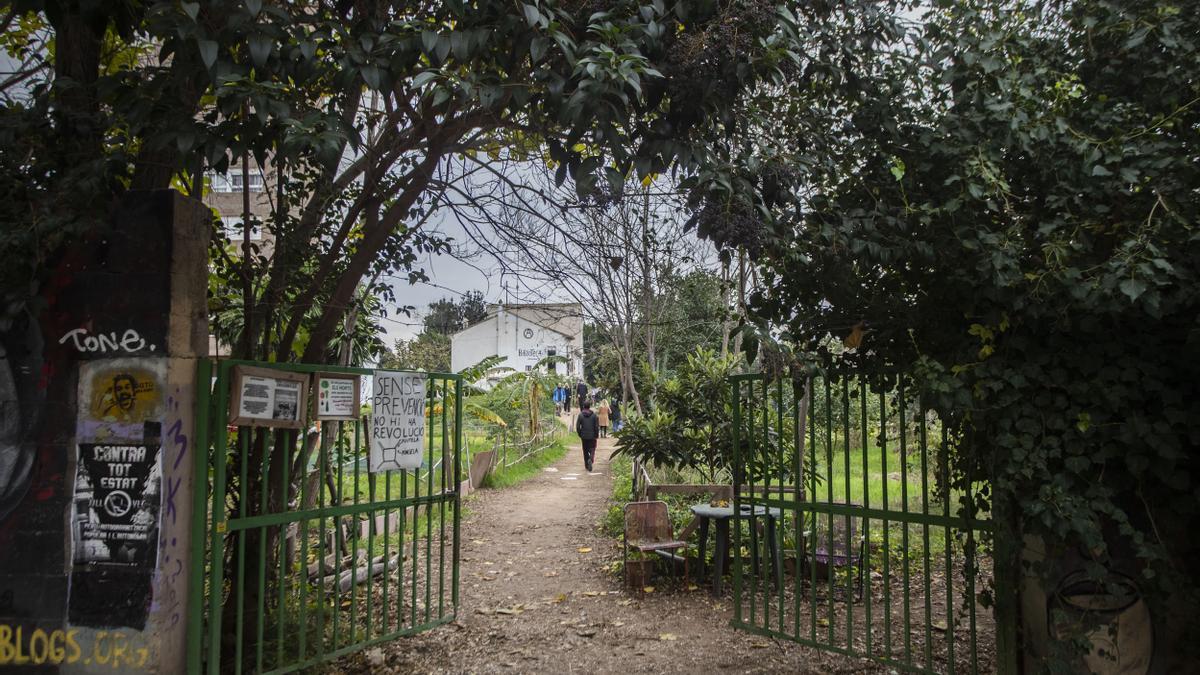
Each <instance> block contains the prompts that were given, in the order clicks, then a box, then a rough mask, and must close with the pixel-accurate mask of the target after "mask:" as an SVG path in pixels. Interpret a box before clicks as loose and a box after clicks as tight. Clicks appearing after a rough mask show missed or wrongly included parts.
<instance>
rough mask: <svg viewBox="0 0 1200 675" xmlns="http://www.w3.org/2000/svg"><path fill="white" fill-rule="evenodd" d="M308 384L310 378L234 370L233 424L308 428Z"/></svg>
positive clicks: (241, 368)
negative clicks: (306, 422)
mask: <svg viewBox="0 0 1200 675" xmlns="http://www.w3.org/2000/svg"><path fill="white" fill-rule="evenodd" d="M307 384H308V377H307V376H306V375H303V374H301V373H291V372H287V371H283V370H272V369H270V368H256V367H252V366H234V367H233V391H232V392H231V395H230V399H229V423H230V424H233V425H237V426H252V427H282V428H285V429H299V428H301V427H303V426H304V415H303V410H304V403H305V401H306V400H307V395H308V389H307Z"/></svg>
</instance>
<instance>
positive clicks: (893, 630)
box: [731, 369, 1012, 673]
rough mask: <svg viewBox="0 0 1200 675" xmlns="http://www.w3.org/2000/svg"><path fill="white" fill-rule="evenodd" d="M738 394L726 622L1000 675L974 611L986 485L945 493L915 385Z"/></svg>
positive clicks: (888, 382)
mask: <svg viewBox="0 0 1200 675" xmlns="http://www.w3.org/2000/svg"><path fill="white" fill-rule="evenodd" d="M731 387H732V389H733V392H732V393H733V400H734V402H735V403H734V412H733V415H734V417H733V419H734V474H735V477H734V483H735V489H734V514H735V519H734V521H735V526H734V528H733V532H734V535H733V536H734V545H733V551H734V557H735V561H734V563H735V564H734V565H733V566H732V569H733V571H734V602H735V604H734V611H735V616H734V620H733V625H734V626H736V627H738V628H742V629H745V630H748V631H751V632H755V633H760V634H765V635H770V636H774V637H783V638H787V639H791V640H794V641H796V642H800V643H803V644H806V645H810V646H812V647H816V648H819V649H823V650H828V651H833V652H838V653H842V654H846V655H851V656H859V657H865V658H869V659H872V660H875V661H878V662H881V663H886V664H888V665H890V666H894V667H897V668H899V669H903V670H910V671H917V672H939V673H940V672H947V673H955V672H971V673H974V672H979V671H981V670H982V671H986V672H991V671H993V670H996V669H1000V670H1005V668H1006V667H1007V665H1008V664H1009V663H1010V661H1009V660H1008V656H1007V655H1000V654H997V653H996V649H995V645H996V630H997V624H998V622H997V621H996V618H995V617H993V615H992V611H991V610H990V609H988V608H987V607H985V606H984V603H981V602H979V598H980V595H981V592H983V591H984V590H986V589H990V588H991V587H992V583H993V582H992V567H991V558H990V556H989V555H988V551H987V549H986V547H985V546H984V545H982V543H981V540H987V539H988V538H987V537H982V536H981V534H982V533H984V532H988V531H990V530H991V523H990V521H988V520H983V519H976V518H975V517H974V516H975V514H974V513H973V511H974V508H975V507H974V504H976V503H977V502H976V501H975V496H976V494H977V493H978V492H979V490H981V489H985V487H986V484H985V483H984V482H983V481H982V480H979V481H976V480H969V481H966V484H968V485H970V486H971V487H970V489H969V492H970V494H962V493H961V491H959V490H957V489H951V488H950V487H949V486H950V480H949V468H948V464H949V462H948V461H947V459H946V457H947V452H948V448H949V442H948V440H949V439H948V438H947V431H946V429H945V427H944V426H943V425H942V422H941V420H940V419H938V417H937V415H936V414H935V413H934V412H933V411H930V410H927V409H926V408H925V407H924V406H923V405H922V404H921V400H920V396H918V395H916V394H915V393H914V392H911V391H908V390H906V387H909V388H911V385H908V384H907V383H906V378H904V377H897V376H895V375H892V376H867V375H863V374H861V373H853V372H851V373H834V372H831V371H830V370H829V369H826V372H825V373H824V374H821V375H819V376H816V377H813V378H811V379H807V380H798V379H795V380H794V379H791V378H782V379H775V380H771V379H769V378H767V377H765V376H763V375H761V374H750V375H739V376H735V377H733V378H731ZM764 525H766V526H769V527H764ZM773 531H777V532H779V533H780V534H779V537H778V538H779V540H781V541H780V543H781V546H779V545H778V544H777V546H776V547H775V549H774V550H771V548H772V547H771V544H772V542H773V540H774V539H775V536H774V532H773ZM780 549H782V552H783V555H782V556H781V555H780ZM781 557H782V558H783V559H782V560H780V558H781ZM768 562H774V564H768ZM777 568H782V569H778V571H777ZM1006 623H1009V624H1011V623H1012V622H1006ZM1010 629H1011V625H1006V626H1004V627H1002V628H1001V630H1010ZM1006 644H1011V643H1006Z"/></svg>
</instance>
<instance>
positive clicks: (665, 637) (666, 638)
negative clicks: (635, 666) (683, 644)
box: [658, 633, 679, 642]
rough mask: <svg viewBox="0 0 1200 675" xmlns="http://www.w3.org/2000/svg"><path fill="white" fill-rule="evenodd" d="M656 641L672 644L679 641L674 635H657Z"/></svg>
mask: <svg viewBox="0 0 1200 675" xmlns="http://www.w3.org/2000/svg"><path fill="white" fill-rule="evenodd" d="M658 639H659V640H664V641H666V642H674V641H675V640H678V639H679V636H678V635H676V634H674V633H659V634H658Z"/></svg>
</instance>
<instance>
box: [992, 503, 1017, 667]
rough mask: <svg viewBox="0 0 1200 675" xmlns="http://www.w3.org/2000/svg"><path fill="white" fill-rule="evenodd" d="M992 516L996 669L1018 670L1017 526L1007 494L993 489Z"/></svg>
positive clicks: (1013, 507)
mask: <svg viewBox="0 0 1200 675" xmlns="http://www.w3.org/2000/svg"><path fill="white" fill-rule="evenodd" d="M992 509H993V511H992V512H993V517H994V518H995V520H994V523H995V530H994V531H993V534H994V537H995V551H996V554H995V555H996V557H995V561H994V564H995V567H994V571H993V574H994V576H995V580H996V609H995V620H996V672H997V673H1004V674H1005V675H1010V674H1015V673H1019V672H1021V666H1020V663H1021V660H1020V654H1021V640H1020V632H1019V630H1018V628H1017V627H1018V626H1020V622H1021V611H1020V603H1019V597H1020V596H1019V594H1020V589H1021V528H1020V525H1019V523H1018V520H1017V513H1016V511H1015V506H1014V503H1013V498H1012V495H1011V494H1008V493H1006V492H1004V491H1000V490H997V491H996V492H995V493H994V496H993V498H992Z"/></svg>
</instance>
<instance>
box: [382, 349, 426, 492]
mask: <svg viewBox="0 0 1200 675" xmlns="http://www.w3.org/2000/svg"><path fill="white" fill-rule="evenodd" d="M428 379H429V376H428V375H426V374H425V373H405V372H393V371H387V370H377V371H375V377H374V380H373V382H372V384H371V447H370V454H369V456H368V462H367V469H368V471H369V472H371V473H376V472H379V471H393V470H396V469H419V468H420V467H421V457H422V449H423V448H424V441H425V395H426V391H427V389H426V385H427V383H428Z"/></svg>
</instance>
